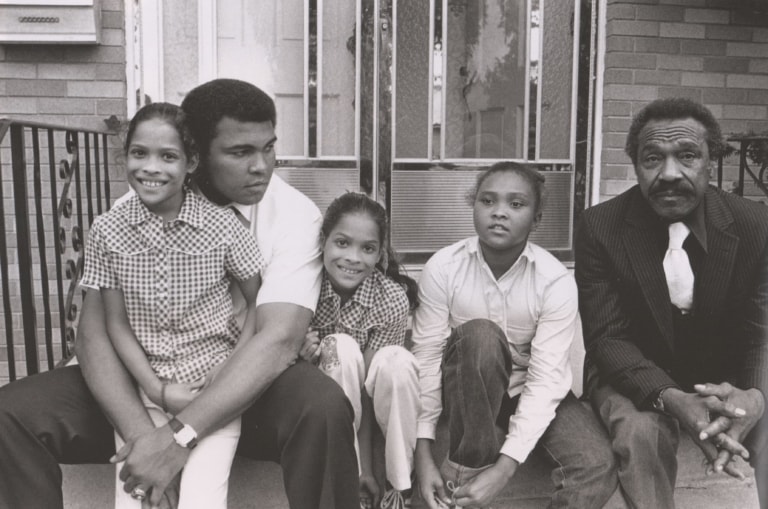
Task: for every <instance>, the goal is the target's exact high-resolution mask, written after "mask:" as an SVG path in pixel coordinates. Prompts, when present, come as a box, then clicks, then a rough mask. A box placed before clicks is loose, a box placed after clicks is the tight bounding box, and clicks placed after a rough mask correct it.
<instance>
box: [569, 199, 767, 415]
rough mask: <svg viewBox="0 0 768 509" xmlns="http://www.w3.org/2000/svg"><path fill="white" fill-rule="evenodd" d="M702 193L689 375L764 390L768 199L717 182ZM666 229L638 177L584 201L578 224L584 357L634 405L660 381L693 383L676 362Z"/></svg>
mask: <svg viewBox="0 0 768 509" xmlns="http://www.w3.org/2000/svg"><path fill="white" fill-rule="evenodd" d="M703 203H704V207H705V223H706V232H707V248H708V249H707V254H706V256H705V257H704V259H703V260H702V261H701V265H700V267H699V268H698V271H697V274H696V281H695V286H694V309H693V311H692V314H691V319H690V322H691V323H692V324H693V330H694V331H695V334H694V335H693V339H694V341H695V343H694V345H695V350H694V352H693V353H692V355H691V358H690V363H687V362H686V370H687V371H688V373H687V375H688V376H686V377H685V378H690V377H694V378H695V379H697V383H706V382H711V383H720V382H723V381H729V382H731V383H732V384H733V385H735V386H736V387H740V388H742V389H746V388H752V387H755V388H758V389H760V390H761V391H762V392H763V395H764V396H768V207H766V206H765V205H763V204H760V203H755V202H751V201H749V200H746V199H743V198H739V197H737V196H735V195H732V194H729V193H725V192H723V191H720V190H718V189H716V188H714V187H710V188H709V189H708V190H707V192H706V195H705V198H704V202H703ZM660 229H661V232H663V233H661V232H660ZM665 230H666V226H665V225H664V224H663V223H661V222H660V220H659V218H658V216H656V214H655V213H654V212H653V210H652V209H651V208H650V206H649V205H648V202H647V201H646V200H645V198H643V196H642V194H641V193H640V188H639V187H638V186H635V187H633V188H632V189H630V190H629V191H627V192H625V193H623V194H621V195H620V196H617V197H616V198H614V199H612V200H609V201H607V202H605V203H602V204H600V205H597V206H595V207H591V208H589V209H587V210H586V211H585V212H584V213H583V214H582V218H581V220H580V223H579V226H578V230H577V234H576V241H575V252H576V282H577V284H578V287H579V309H580V312H581V319H582V323H583V327H584V342H585V346H586V350H587V358H586V362H587V367H588V368H589V367H591V366H594V367H596V368H597V373H598V375H599V379H600V383H610V384H612V385H613V387H614V388H615V389H616V390H617V391H619V392H620V393H622V394H624V395H625V396H627V397H628V398H630V399H631V400H632V401H633V402H634V403H635V405H636V406H637V407H638V408H648V405H649V403H650V401H651V399H652V397H653V396H654V395H655V393H656V392H657V391H658V390H659V389H660V388H662V387H665V386H670V385H673V386H682V387H681V388H683V389H686V390H690V387H687V386H686V384H683V383H682V382H681V380H680V379H681V378H683V377H681V376H680V374H679V373H678V372H676V371H678V370H679V366H680V363H679V359H678V360H677V363H676V361H675V347H676V344H675V337H674V327H673V315H672V313H673V311H672V306H671V304H670V299H669V291H668V290H667V284H666V279H665V276H664V269H663V267H662V264H661V258H659V255H658V249H659V248H658V236H659V235H666V231H665ZM661 256H662V257H663V253H662V255H661Z"/></svg>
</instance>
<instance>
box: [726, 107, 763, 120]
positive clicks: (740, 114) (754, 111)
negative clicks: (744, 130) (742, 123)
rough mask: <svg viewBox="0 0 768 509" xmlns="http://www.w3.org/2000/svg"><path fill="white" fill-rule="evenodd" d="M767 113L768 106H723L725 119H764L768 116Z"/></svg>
mask: <svg viewBox="0 0 768 509" xmlns="http://www.w3.org/2000/svg"><path fill="white" fill-rule="evenodd" d="M767 114H768V108H766V106H756V105H752V106H739V105H735V104H729V105H726V106H725V107H724V108H723V118H725V119H742V120H764V119H766V118H768V115H767Z"/></svg>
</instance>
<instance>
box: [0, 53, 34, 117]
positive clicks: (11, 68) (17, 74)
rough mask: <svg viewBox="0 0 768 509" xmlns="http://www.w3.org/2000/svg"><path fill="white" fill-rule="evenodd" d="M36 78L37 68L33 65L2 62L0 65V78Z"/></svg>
mask: <svg viewBox="0 0 768 509" xmlns="http://www.w3.org/2000/svg"><path fill="white" fill-rule="evenodd" d="M36 77H37V67H36V66H35V64H30V63H26V62H4V63H3V65H0V78H17V79H23V78H29V79H34V78H36ZM0 111H2V109H0Z"/></svg>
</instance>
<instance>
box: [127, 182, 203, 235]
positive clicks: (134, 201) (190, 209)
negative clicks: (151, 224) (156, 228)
mask: <svg viewBox="0 0 768 509" xmlns="http://www.w3.org/2000/svg"><path fill="white" fill-rule="evenodd" d="M204 199H205V198H202V197H200V196H198V195H197V194H196V193H193V192H191V191H190V190H189V189H187V188H185V189H184V201H183V202H182V203H181V210H180V211H179V215H178V216H177V217H176V219H174V220H173V221H171V222H172V223H175V222H177V221H178V222H182V223H187V224H189V225H190V226H193V227H195V228H200V227H202V226H203V217H202V211H201V210H200V200H204ZM126 205H127V206H126V209H125V215H126V219H127V221H128V224H130V225H138V224H141V223H145V222H148V221H150V220H151V219H153V218H158V219H159V217H158V216H156V215H155V214H153V213H152V212H150V210H149V209H148V208H147V207H146V205H144V203H142V201H141V200H140V199H139V195H138V194H134V195H133V196H132V197H131V198H130V199H129V200H128V202H127V203H126Z"/></svg>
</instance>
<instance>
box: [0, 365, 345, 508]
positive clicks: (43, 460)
mask: <svg viewBox="0 0 768 509" xmlns="http://www.w3.org/2000/svg"><path fill="white" fill-rule="evenodd" d="M352 420H353V417H352V408H351V406H350V404H349V401H348V400H347V399H346V397H345V396H344V393H343V392H342V391H341V389H340V387H339V386H338V385H337V384H336V383H335V382H334V381H333V380H331V379H330V378H329V377H327V376H326V375H324V374H323V373H322V372H320V371H319V370H318V369H317V368H316V367H314V366H312V365H311V364H308V363H306V362H299V363H297V364H295V365H294V366H292V367H290V368H288V369H287V370H286V371H285V372H283V373H282V374H281V375H280V376H279V377H278V378H277V379H276V380H275V381H274V382H273V383H272V385H271V386H270V387H269V388H268V389H267V390H266V392H265V393H264V394H263V395H262V396H261V397H260V398H259V400H258V401H257V402H256V403H255V404H254V405H253V406H252V407H251V408H249V409H248V410H247V411H246V412H245V413H244V414H243V416H242V424H243V425H242V436H241V439H240V444H239V447H238V453H239V454H242V455H244V456H246V457H249V458H253V459H258V460H270V461H275V462H278V463H280V465H281V466H282V468H283V472H284V474H283V475H284V482H285V489H286V493H287V496H288V502H289V504H290V507H291V509H318V508H320V509H341V508H344V509H357V508H359V507H360V503H359V498H358V471H357V459H356V456H355V448H354V441H353V437H354V435H353V428H352ZM114 452H115V445H114V436H113V431H112V426H111V425H110V423H109V422H108V421H107V420H106V418H105V417H104V415H103V414H102V412H101V410H100V409H99V406H98V405H97V403H96V401H95V400H94V399H93V396H92V395H91V393H90V391H89V390H88V388H87V386H86V385H85V381H84V380H83V376H82V374H81V372H80V368H79V367H78V366H71V367H66V368H59V369H55V370H53V371H49V372H46V373H42V374H39V375H35V376H30V377H27V378H24V379H21V380H18V381H16V382H13V383H11V384H9V385H6V386H4V387H1V388H0V508H24V509H37V508H39V509H55V508H61V507H62V506H63V502H62V494H61V480H62V475H61V469H60V468H59V464H60V463H63V464H80V463H107V462H108V461H109V458H110V456H112V455H113V454H114Z"/></svg>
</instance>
